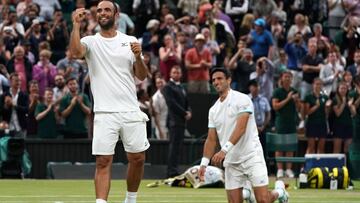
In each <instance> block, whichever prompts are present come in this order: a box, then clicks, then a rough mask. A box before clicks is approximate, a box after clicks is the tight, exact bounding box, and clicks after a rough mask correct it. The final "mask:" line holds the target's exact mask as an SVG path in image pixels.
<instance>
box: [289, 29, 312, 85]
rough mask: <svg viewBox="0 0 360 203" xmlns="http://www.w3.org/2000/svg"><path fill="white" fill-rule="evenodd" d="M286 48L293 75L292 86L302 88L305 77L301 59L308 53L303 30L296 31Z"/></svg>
mask: <svg viewBox="0 0 360 203" xmlns="http://www.w3.org/2000/svg"><path fill="white" fill-rule="evenodd" d="M284 49H285V52H286V54H287V55H288V58H289V60H288V65H287V67H288V69H289V70H290V72H291V73H292V75H293V80H292V84H291V86H292V87H294V88H295V89H300V86H301V81H302V78H303V73H302V67H301V60H302V59H303V58H304V57H305V56H306V54H307V47H306V44H305V42H304V38H303V35H302V34H301V32H297V33H295V36H294V38H292V40H289V41H288V43H287V44H286V45H285V47H284Z"/></svg>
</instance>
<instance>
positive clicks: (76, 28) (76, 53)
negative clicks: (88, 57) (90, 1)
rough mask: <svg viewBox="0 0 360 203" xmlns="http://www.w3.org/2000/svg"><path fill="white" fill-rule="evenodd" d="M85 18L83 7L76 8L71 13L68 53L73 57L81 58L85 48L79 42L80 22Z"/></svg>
mask: <svg viewBox="0 0 360 203" xmlns="http://www.w3.org/2000/svg"><path fill="white" fill-rule="evenodd" d="M84 18H85V8H78V9H76V10H75V11H74V12H73V14H72V21H73V28H72V31H71V36H70V45H69V50H70V53H71V54H72V55H73V57H75V58H83V57H84V56H85V52H86V48H85V46H84V45H82V44H81V43H80V24H81V21H82V20H83V19H84Z"/></svg>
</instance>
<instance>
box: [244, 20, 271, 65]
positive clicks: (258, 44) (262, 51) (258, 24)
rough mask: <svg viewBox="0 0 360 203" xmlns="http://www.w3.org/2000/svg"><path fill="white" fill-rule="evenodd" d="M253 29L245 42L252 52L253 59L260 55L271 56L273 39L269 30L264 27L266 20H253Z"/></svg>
mask: <svg viewBox="0 0 360 203" xmlns="http://www.w3.org/2000/svg"><path fill="white" fill-rule="evenodd" d="M254 25H255V29H253V30H251V32H250V34H249V36H248V39H247V44H248V45H249V47H250V48H251V50H252V51H253V53H254V61H256V60H257V59H259V58H261V57H268V58H271V57H272V51H273V46H274V41H273V38H272V34H271V32H269V31H267V30H266V29H265V25H266V22H265V20H264V19H262V18H258V19H256V20H255V22H254Z"/></svg>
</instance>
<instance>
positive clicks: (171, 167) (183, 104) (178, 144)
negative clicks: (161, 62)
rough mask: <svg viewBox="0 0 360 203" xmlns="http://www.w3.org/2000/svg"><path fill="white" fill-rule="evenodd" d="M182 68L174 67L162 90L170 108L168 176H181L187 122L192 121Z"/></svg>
mask: <svg viewBox="0 0 360 203" xmlns="http://www.w3.org/2000/svg"><path fill="white" fill-rule="evenodd" d="M181 76H182V73H181V68H180V67H179V66H174V67H172V68H171V71H170V81H169V82H168V83H167V84H166V85H165V87H164V88H163V90H162V93H163V95H164V98H165V101H166V104H167V106H168V128H169V136H170V143H169V152H168V153H169V155H168V168H167V176H168V177H174V176H177V175H179V171H178V163H179V158H180V155H181V149H182V145H183V141H184V133H185V126H186V121H188V120H190V119H191V111H190V106H189V104H188V101H187V96H186V93H185V90H184V88H183V87H182V86H181V84H180V80H181Z"/></svg>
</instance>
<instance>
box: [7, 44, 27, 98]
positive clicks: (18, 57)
mask: <svg viewBox="0 0 360 203" xmlns="http://www.w3.org/2000/svg"><path fill="white" fill-rule="evenodd" d="M6 68H7V70H8V72H9V74H11V73H14V72H15V73H17V74H18V77H19V79H20V89H21V91H23V92H27V84H28V82H29V81H31V80H32V64H31V63H30V61H29V60H28V59H27V58H26V57H25V50H24V48H23V47H22V46H17V47H16V48H15V49H14V54H13V57H12V58H11V59H10V60H9V62H8V63H7V65H6Z"/></svg>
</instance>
